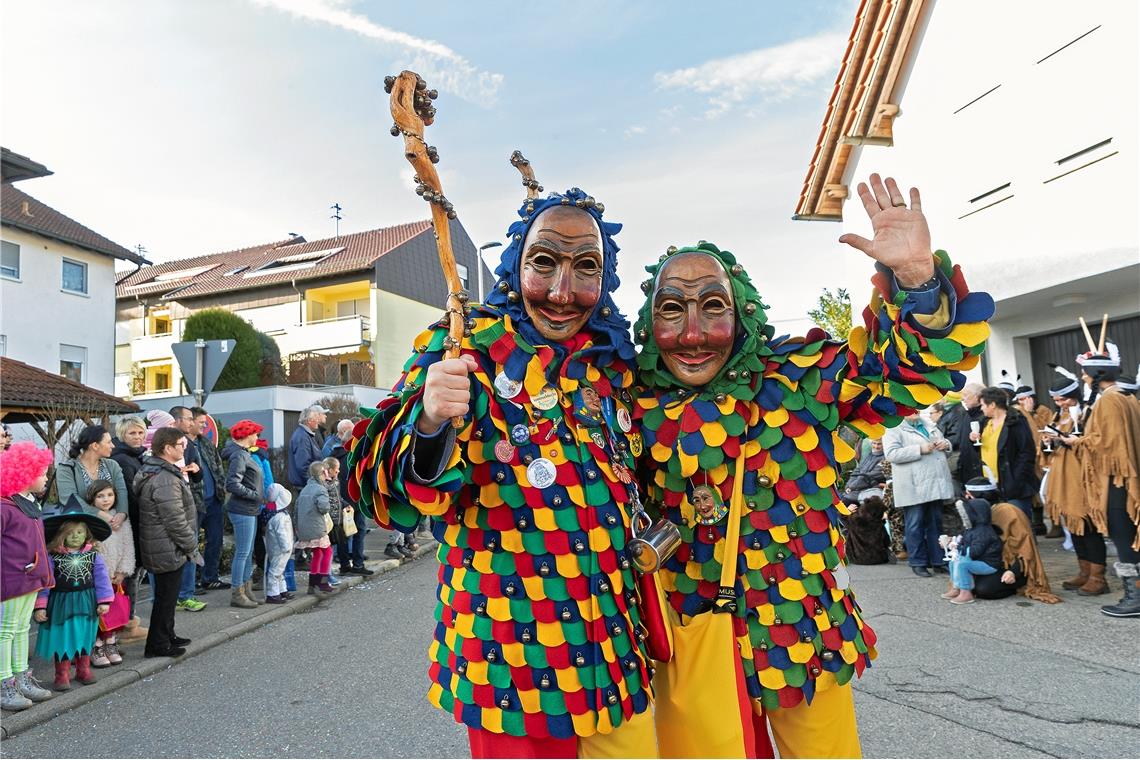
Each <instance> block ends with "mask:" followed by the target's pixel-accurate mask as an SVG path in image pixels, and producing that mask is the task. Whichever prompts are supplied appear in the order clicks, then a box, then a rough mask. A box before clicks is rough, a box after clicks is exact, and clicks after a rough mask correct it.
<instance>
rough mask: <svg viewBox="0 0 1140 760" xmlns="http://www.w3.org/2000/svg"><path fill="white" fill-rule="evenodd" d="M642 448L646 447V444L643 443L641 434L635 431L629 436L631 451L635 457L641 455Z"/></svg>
mask: <svg viewBox="0 0 1140 760" xmlns="http://www.w3.org/2000/svg"><path fill="white" fill-rule="evenodd" d="M642 449H644V446H643V445H642V443H641V436H640V435H639V434H637V433H634V434H633V435H631V436H630V437H629V453H630V454H633V455H634V456H635V457H639V456H641V451H642Z"/></svg>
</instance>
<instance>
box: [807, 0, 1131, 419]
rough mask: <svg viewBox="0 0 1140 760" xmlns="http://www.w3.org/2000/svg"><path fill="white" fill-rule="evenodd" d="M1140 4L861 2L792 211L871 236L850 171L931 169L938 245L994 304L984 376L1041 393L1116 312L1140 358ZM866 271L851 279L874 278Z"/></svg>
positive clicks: (856, 175) (1125, 352)
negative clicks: (1139, 216)
mask: <svg viewBox="0 0 1140 760" xmlns="http://www.w3.org/2000/svg"><path fill="white" fill-rule="evenodd" d="M1138 17H1140V5H1137V4H1136V3H1072V2H1068V1H1067V0H1041V1H1040V2H1035V3H1033V4H1032V5H1031V6H1027V5H1026V4H1024V3H993V2H986V1H985V0H954V2H937V3H936V2H934V0H863V1H862V2H861V3H860V4H859V7H858V10H857V12H856V19H855V24H854V26H853V28H852V32H851V35H850V38H849V40H848V42H847V46H846V48H845V49H844V50H839V49H837V50H836V51H835V52H836V58H837V59H840V58H841V59H842V61H841V64H840V70H839V76H838V78H837V80H836V83H835V87H834V89H833V91H832V95H831V99H830V102H829V103H828V106H827V110H826V113H825V116H824V121H823V125H822V128H821V130H820V134H819V137H818V139H817V141H816V146H815V151H814V155H813V156H812V159H811V162H810V165H809V167H808V172H807V178H806V180H805V181H804V184H803V188H802V190H801V193H800V198H799V201H798V204H797V207H796V218H797V219H804V220H824V221H838V222H841V223H842V225H843V227H844V231H850V232H856V233H859V234H862V235H864V236H866V237H870V224H869V223H868V222H867V219H866V216H865V214H864V213H863V209H862V206H861V204H860V202H859V201H858V198H857V194H856V193H855V184H856V183H857V182H859V181H864V180H865V179H866V178H867V176H868V175H869V174H870V173H871V172H875V171H877V172H879V173H881V174H883V175H884V176H886V175H893V176H895V177H898V178H899V180H900V181H901V182H903V183H905V184H904V192H905V187H906V185H909V184H914V185H918V186H919V187H920V189H921V190H922V194H923V209H924V212H925V213H926V215H927V217H928V219H929V221H930V229H931V232H932V234H933V237H934V241H933V242H934V246H935V247H937V248H944V249H946V250H947V251H948V252H949V253H950V255H951V257H952V258H953V260H954V262H955V263H957V264H960V265H961V266H962V269H963V271H964V273H965V275H966V279H967V281H968V282H969V284H970V286H971V287H972V288H974V289H977V290H986V291H988V292H990V293H991V294H992V295H993V296H994V298H995V300H996V302H997V312H996V315H995V317H994V319H993V321H992V322H991V328H992V337H991V339H990V342H989V347H988V350H987V352H986V354H985V355H984V356H983V362H982V371H981V372H980V374H981V375H982V379H984V381H985V382H988V383H993V382H996V381H997V380H998V379H1000V372H1001V370H1007V371H1009V372H1010V373H1011V374H1013V375H1017V374H1020V375H1021V377H1022V381H1023V382H1025V383H1027V384H1030V385H1035V386H1036V388H1037V391H1038V396H1039V397H1041V398H1044V397H1045V391H1046V390H1047V388H1048V386H1049V383H1050V382H1051V381H1052V378H1053V373H1052V371H1051V370H1050V368H1049V366H1048V363H1049V362H1054V363H1057V364H1063V365H1066V366H1069V367H1073V366H1074V362H1073V359H1074V357H1075V355H1076V354H1077V353H1078V352H1079V351H1085V350H1087V344H1086V341H1085V340H1084V337H1083V335H1082V333H1081V331H1080V328H1079V327H1078V324H1077V318H1078V317H1080V316H1083V317H1084V318H1085V319H1086V320H1088V321H1089V322H1090V323H1097V325H1099V323H1100V321H1101V318H1102V315H1103V314H1105V313H1107V314H1108V315H1109V328H1108V334H1109V338H1110V339H1111V340H1114V341H1115V342H1116V343H1117V344H1118V345H1119V346H1120V349H1121V353H1122V356H1123V358H1124V361H1125V372H1126V373H1131V372H1135V371H1136V365H1137V362H1140V240H1138V238H1140V235H1138V230H1137V225H1136V210H1137V209H1138V208H1140V179H1138V174H1137V171H1136V161H1137V147H1138V146H1137V113H1138V109H1137V101H1138V97H1140V82H1138V71H1140V66H1138V65H1137V63H1138V55H1140V54H1138V48H1137V45H1136V29H1137V22H1138ZM904 101H905V102H904ZM852 200H854V207H853V209H846V210H847V212H848V213H847V214H846V215H844V210H845V208H844V207H845V205H846V204H847V203H848V202H850V201H852ZM855 257H856V258H858V257H859V254H856V255H855ZM854 271H855V267H852V268H851V273H852V276H853V277H852V279H851V280H850V281H849V282H847V283H841V284H846V285H849V286H856V287H858V289H856V290H852V292H853V293H864V292H867V287H866V282H867V278H866V273H864V274H863V275H860V276H859V279H858V281H856V280H855V279H854ZM1092 329H1093V332H1094V333H1096V332H1097V331H1098V327H1097V326H1095V325H1094V326H1093V328H1092Z"/></svg>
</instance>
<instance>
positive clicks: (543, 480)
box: [526, 457, 558, 488]
mask: <svg viewBox="0 0 1140 760" xmlns="http://www.w3.org/2000/svg"><path fill="white" fill-rule="evenodd" d="M557 475H558V470H557V469H556V468H555V467H554V462H551V461H550V460H549V459H547V458H546V457H539V458H538V459H536V460H534V461H533V462H531V463H530V464H528V465H527V466H526V479H527V480H529V481H530V484H531V485H532V486H534V487H535V488H549V487H550V486H552V485H554V480H555V478H556V477H557Z"/></svg>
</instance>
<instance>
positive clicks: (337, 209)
mask: <svg viewBox="0 0 1140 760" xmlns="http://www.w3.org/2000/svg"><path fill="white" fill-rule="evenodd" d="M329 208H331V209H332V210H333V215H332V216H330V217H329V219H336V236H337V237H338V238H339V237H340V219H341V216H340V212H341V211H342V210H343V209H341V207H340V204H339V203H334V204H333V205H331V206H329Z"/></svg>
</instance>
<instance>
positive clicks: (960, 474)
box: [938, 383, 985, 494]
mask: <svg viewBox="0 0 1140 760" xmlns="http://www.w3.org/2000/svg"><path fill="white" fill-rule="evenodd" d="M983 388H984V386H983V385H982V384H981V383H967V384H966V386H965V387H964V388H962V403H961V404H953V405H951V406H950V407H949V408H948V409H947V410H946V413H945V414H943V415H942V419H940V420H938V429H939V430H941V431H942V435H943V436H945V438H946V440H948V441H950V443H952V444H953V445H954V448H953V449H952V450H951V452H950V454H949V455H948V457H947V463H948V464H949V465H950V474H951V475H952V476H953V477H954V489H955V491H956V492H957V493H959V494H961V493H962V484H963V483H967V482H969V481H970V480H973V479H974V478H979V477H981V476H982V460H981V457H980V456H979V455H978V451H977V447H975V446H974V444H973V442H972V441H971V440H970V423H971V422H977V423H978V427H979V428H980V427H981V423H982V421H983V420H984V419H985V415H983V414H982V406H981V397H980V394H981V392H982V390H983Z"/></svg>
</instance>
